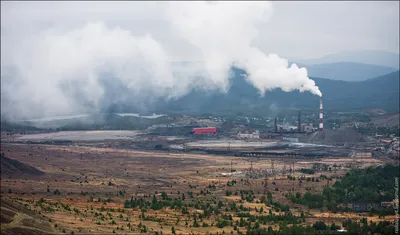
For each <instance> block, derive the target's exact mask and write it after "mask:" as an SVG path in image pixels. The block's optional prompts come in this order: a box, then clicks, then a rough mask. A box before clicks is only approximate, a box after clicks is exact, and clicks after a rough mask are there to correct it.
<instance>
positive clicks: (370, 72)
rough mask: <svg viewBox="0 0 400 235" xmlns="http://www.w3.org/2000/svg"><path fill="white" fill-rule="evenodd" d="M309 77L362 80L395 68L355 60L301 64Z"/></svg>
mask: <svg viewBox="0 0 400 235" xmlns="http://www.w3.org/2000/svg"><path fill="white" fill-rule="evenodd" d="M303 66H304V67H306V68H307V71H308V75H309V76H310V77H318V78H329V79H333V80H343V81H350V82H352V81H364V80H367V79H370V78H375V77H379V76H382V75H385V74H389V73H392V72H395V71H396V70H398V69H396V68H391V67H386V66H380V65H373V64H363V63H357V62H335V63H324V64H313V65H303Z"/></svg>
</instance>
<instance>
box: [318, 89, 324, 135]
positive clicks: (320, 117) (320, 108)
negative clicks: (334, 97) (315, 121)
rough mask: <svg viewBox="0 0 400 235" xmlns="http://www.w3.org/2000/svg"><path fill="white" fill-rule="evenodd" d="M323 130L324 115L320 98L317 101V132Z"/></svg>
mask: <svg viewBox="0 0 400 235" xmlns="http://www.w3.org/2000/svg"><path fill="white" fill-rule="evenodd" d="M323 130H324V114H323V108H322V96H321V98H320V100H319V131H323Z"/></svg>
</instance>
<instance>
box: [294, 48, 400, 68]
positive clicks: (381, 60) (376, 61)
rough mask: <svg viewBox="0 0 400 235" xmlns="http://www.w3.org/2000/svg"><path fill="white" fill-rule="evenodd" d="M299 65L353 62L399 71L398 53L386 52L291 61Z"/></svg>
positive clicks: (352, 52)
mask: <svg viewBox="0 0 400 235" xmlns="http://www.w3.org/2000/svg"><path fill="white" fill-rule="evenodd" d="M292 61H296V62H298V63H301V64H306V65H314V64H325V63H337V62H355V63H362V64H370V65H378V66H384V67H391V68H395V69H399V67H400V65H399V53H393V52H387V51H344V52H338V53H332V54H328V55H325V56H323V57H321V58H317V59H292Z"/></svg>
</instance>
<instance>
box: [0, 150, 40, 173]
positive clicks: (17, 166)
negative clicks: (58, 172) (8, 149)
mask: <svg viewBox="0 0 400 235" xmlns="http://www.w3.org/2000/svg"><path fill="white" fill-rule="evenodd" d="M0 160H1V177H22V176H41V175H44V172H42V171H40V170H38V169H36V168H34V167H32V166H29V165H27V164H25V163H22V162H20V161H17V160H13V159H10V158H8V157H5V156H4V154H3V153H2V154H1V157H0Z"/></svg>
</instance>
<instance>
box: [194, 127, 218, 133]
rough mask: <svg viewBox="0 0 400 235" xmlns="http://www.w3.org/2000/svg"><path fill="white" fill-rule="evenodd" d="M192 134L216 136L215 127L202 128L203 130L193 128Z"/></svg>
mask: <svg viewBox="0 0 400 235" xmlns="http://www.w3.org/2000/svg"><path fill="white" fill-rule="evenodd" d="M192 131H193V134H195V135H201V134H217V128H216V127H204V128H193V129H192Z"/></svg>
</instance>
